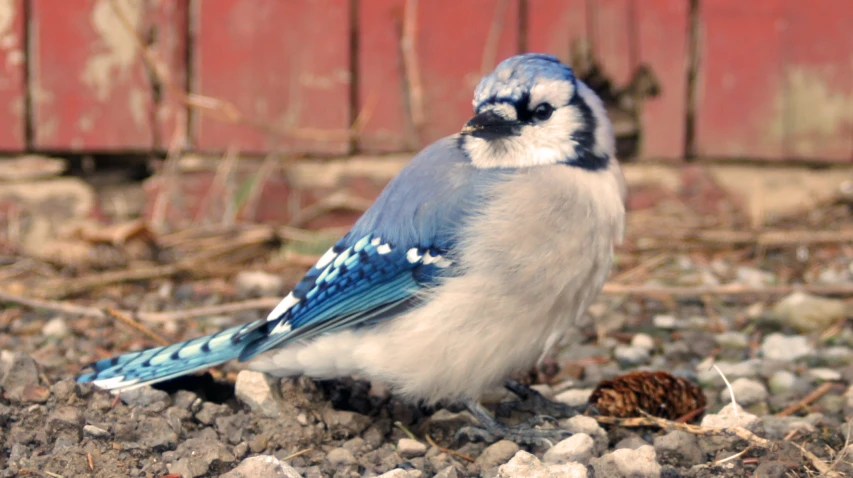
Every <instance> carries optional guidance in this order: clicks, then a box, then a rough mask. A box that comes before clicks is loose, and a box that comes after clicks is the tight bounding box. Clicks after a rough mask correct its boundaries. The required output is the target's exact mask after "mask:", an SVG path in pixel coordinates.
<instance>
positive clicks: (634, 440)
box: [613, 435, 649, 450]
mask: <svg viewBox="0 0 853 478" xmlns="http://www.w3.org/2000/svg"><path fill="white" fill-rule="evenodd" d="M648 444H649V442H647V441H646V440H643V439H642V438H640V437H639V436H637V435H631V436H629V437H625V438H623V439H621V440H619V441H618V442H617V443H616V445H614V446H613V449H615V450H621V449H622V448H628V449H631V450H636V449H637V448H640V447H641V446H647V445H648Z"/></svg>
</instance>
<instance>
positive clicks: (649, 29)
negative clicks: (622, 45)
mask: <svg viewBox="0 0 853 478" xmlns="http://www.w3.org/2000/svg"><path fill="white" fill-rule="evenodd" d="M634 2H635V3H634V7H633V8H634V14H635V19H636V20H635V22H636V23H635V26H634V27H633V28H634V31H635V32H636V33H635V35H636V38H635V39H634V40H633V43H634V44H635V45H636V49H637V59H636V63H635V66H634V67H635V68H636V67H637V66H639V65H641V64H642V65H646V66H647V67H649V68H650V69H651V71H652V73H653V74H654V76H655V78H656V79H657V81H658V86H659V90H660V91H659V93H658V96H656V97H652V98H646V99H645V101H644V102H643V103H642V113H641V115H640V120H641V122H642V125H641V127H642V138H641V143H640V155H641V156H642V157H644V158H668V159H676V158H681V157H683V156H684V141H685V134H686V124H685V121H686V116H687V96H686V95H687V64H688V50H687V42H688V38H687V32H688V23H689V15H690V12H689V5H688V2H687V1H683V0H658V1H652V2H639V1H637V0H634ZM632 74H633V72H632Z"/></svg>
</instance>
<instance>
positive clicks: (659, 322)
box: [652, 314, 681, 330]
mask: <svg viewBox="0 0 853 478" xmlns="http://www.w3.org/2000/svg"><path fill="white" fill-rule="evenodd" d="M652 324H653V325H654V326H655V328H658V329H669V330H672V329H677V328H679V327H681V323H680V321H679V320H678V319H677V318H676V317H675V316H674V315H668V314H667V315H656V316H654V317H652Z"/></svg>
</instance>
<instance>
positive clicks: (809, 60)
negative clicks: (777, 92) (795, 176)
mask: <svg viewBox="0 0 853 478" xmlns="http://www.w3.org/2000/svg"><path fill="white" fill-rule="evenodd" d="M785 7H786V9H785V12H784V13H785V18H786V24H785V29H784V30H783V44H782V47H783V55H784V59H785V66H784V70H783V78H782V88H783V92H784V95H783V97H782V101H783V104H784V113H783V115H784V116H783V117H784V123H783V124H782V125H779V124H775V125H774V126H775V127H776V128H780V129H781V130H783V131H784V146H783V147H784V151H785V156H787V157H792V158H808V159H825V160H835V161H851V160H853V34H851V31H850V25H853V2H851V1H849V0H820V1H818V2H814V3H813V4H809V3H808V2H801V1H796V0H786V1H785Z"/></svg>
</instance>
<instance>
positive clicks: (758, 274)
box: [735, 266, 776, 287]
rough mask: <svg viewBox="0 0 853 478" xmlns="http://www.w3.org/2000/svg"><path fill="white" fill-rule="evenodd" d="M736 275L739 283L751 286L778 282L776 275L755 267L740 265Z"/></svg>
mask: <svg viewBox="0 0 853 478" xmlns="http://www.w3.org/2000/svg"><path fill="white" fill-rule="evenodd" d="M735 276H736V277H737V281H738V282H739V283H741V284H745V285H747V286H749V287H762V286H765V285H769V284H772V283H774V282H776V276H774V275H773V274H771V273H770V272H766V271H763V270H761V269H756V268H754V267H746V266H739V267H738V268H737V270H736V271H735Z"/></svg>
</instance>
